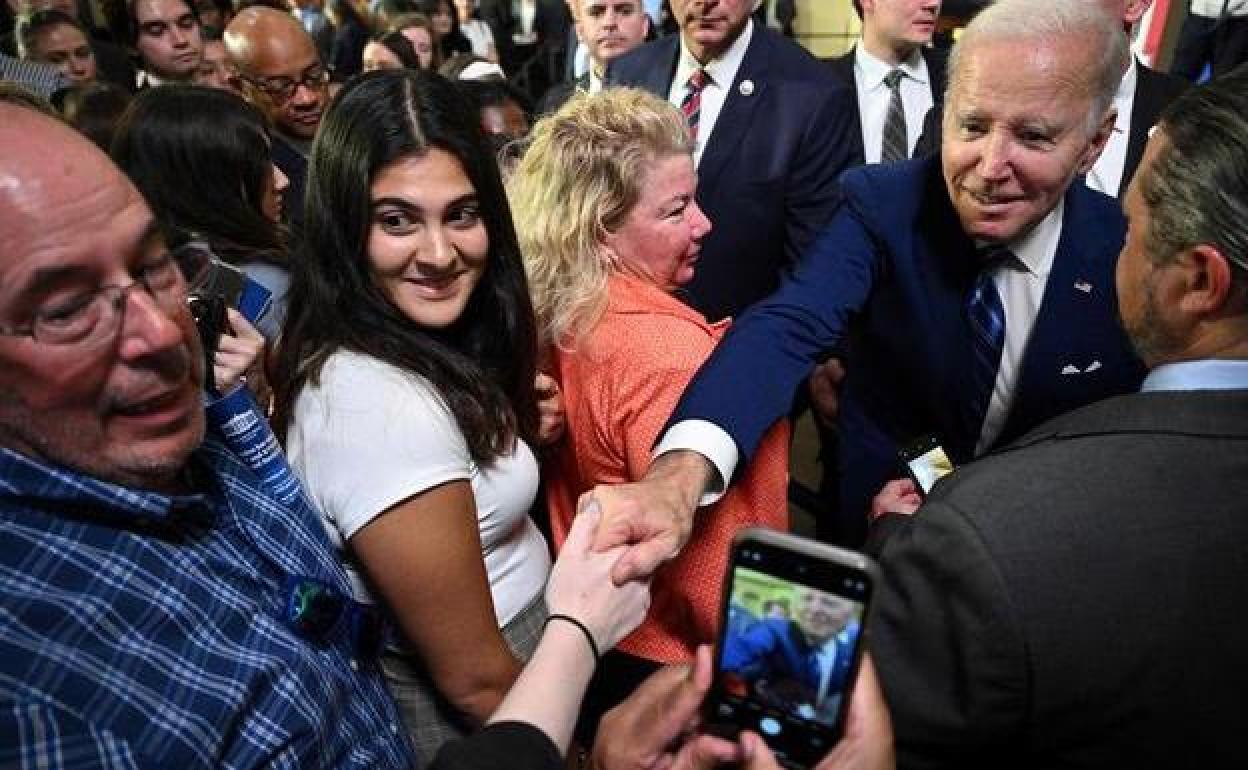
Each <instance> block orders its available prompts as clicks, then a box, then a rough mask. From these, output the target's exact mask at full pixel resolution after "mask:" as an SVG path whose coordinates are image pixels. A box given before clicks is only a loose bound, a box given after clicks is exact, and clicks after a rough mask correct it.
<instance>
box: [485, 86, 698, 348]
mask: <svg viewBox="0 0 1248 770" xmlns="http://www.w3.org/2000/svg"><path fill="white" fill-rule="evenodd" d="M692 152H693V144H692V142H691V141H690V139H689V132H688V128H687V126H686V124H685V120H684V116H682V115H681V113H680V111H679V110H677V109H676V108H675V107H673V106H672V105H670V104H668V103H667V102H665V101H663V100H662V99H659V98H658V97H656V96H654V95H652V94H649V93H647V92H645V91H641V90H638V89H635V88H609V89H606V90H604V91H602V92H600V93H598V94H594V95H588V94H577V95H575V96H574V97H573V98H572V99H571V100H569V101H568V102H567V103H566V104H565V105H564V106H563V107H562V108H561V109H560V110H559V111H558V112H556V113H554V114H553V115H549V116H547V117H545V118H543V119H542V120H541V121H539V122H538V124H537V125H536V126H535V127H534V128H533V132H532V134H531V135H530V137H529V142H528V148H527V150H526V151H525V154H524V157H523V158H522V159H521V161H520V163H519V165H518V166H516V168H515V170H514V171H513V172H512V174H511V177H510V178H509V180H508V183H507V193H508V198H509V199H510V201H511V207H512V213H513V215H514V219H515V223H516V233H517V235H518V236H519V239H520V251H521V253H522V254H523V255H524V264H525V269H526V270H527V272H528V278H529V291H530V293H531V294H532V297H533V307H534V310H535V311H536V313H537V319H538V329H539V333H540V336H541V342H542V344H551V345H556V346H559V347H562V348H565V349H570V348H573V347H575V345H576V342H577V341H578V340H579V339H581V338H583V337H584V335H585V334H587V333H588V332H589V331H590V330H592V329H593V327H594V325H595V324H596V323H597V322H598V319H599V318H600V317H601V315H602V311H603V308H604V307H605V305H606V291H607V277H608V276H609V275H610V274H611V273H612V272H613V271H614V269H615V268H614V267H613V266H612V264H611V262H610V260H609V259H608V258H607V256H606V254H605V253H604V250H603V242H604V240H605V239H606V236H607V235H608V234H609V233H611V232H613V231H615V230H616V229H617V228H618V227H619V226H620V225H621V224H622V223H623V222H624V219H625V218H626V217H627V216H628V214H629V212H630V211H631V210H632V208H633V206H634V205H636V203H637V200H638V199H639V198H640V196H641V190H642V188H643V187H644V186H645V184H646V178H647V174H648V172H649V169H650V168H651V167H652V165H653V164H654V162H655V161H657V160H661V159H663V158H666V157H669V156H671V155H677V154H681V153H684V154H691V153H692Z"/></svg>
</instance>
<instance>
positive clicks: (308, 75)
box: [239, 64, 329, 107]
mask: <svg viewBox="0 0 1248 770" xmlns="http://www.w3.org/2000/svg"><path fill="white" fill-rule="evenodd" d="M239 77H240V78H242V79H243V80H245V81H247V82H248V83H251V84H252V85H253V86H255V87H256V88H258V89H260V90H261V91H263V92H264V95H265V96H267V97H269V99H270V100H271V101H272V102H273V104H274V105H275V106H277V107H281V106H282V105H283V104H285V103H286V102H288V101H290V100H291V99H293V98H294V96H295V92H296V91H298V90H299V86H306V87H307V88H309V89H312V90H314V91H315V90H318V89H320V88H321V87H322V86H324V85H325V83H326V81H327V80H328V79H329V71H328V70H326V69H325V67H323V66H322V65H320V64H313V65H312V66H311V67H308V68H307V69H306V70H304V71H303V74H302V75H300V76H299V77H297V78H289V77H271V78H260V77H253V76H251V75H244V74H241V73H240V74H239Z"/></svg>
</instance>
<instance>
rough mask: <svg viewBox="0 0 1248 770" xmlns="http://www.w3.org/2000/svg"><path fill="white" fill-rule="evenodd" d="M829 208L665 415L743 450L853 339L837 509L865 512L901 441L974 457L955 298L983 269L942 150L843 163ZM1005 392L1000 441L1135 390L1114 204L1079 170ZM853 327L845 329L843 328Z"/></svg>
mask: <svg viewBox="0 0 1248 770" xmlns="http://www.w3.org/2000/svg"><path fill="white" fill-rule="evenodd" d="M841 186H842V188H843V193H842V198H841V201H840V205H839V207H838V208H837V210H836V213H835V216H834V217H833V219H832V221H831V223H830V224H829V226H828V227H827V229H826V230H825V231H824V232H823V234H822V235H821V236H820V237H819V239H818V241H816V243H815V245H814V247H813V248H812V249H811V250H810V252H809V253H808V254H807V255H806V257H805V258H804V259H803V261H802V263H801V265H800V266H799V267H798V269H797V271H796V272H795V274H794V275H793V277H792V278H791V279H789V280H787V281H786V282H785V284H784V286H783V287H781V289H780V290H779V291H778V292H777V293H776V294H775V295H773V296H772V297H770V298H768V299H767V300H765V301H763V302H761V303H759V304H758V305H757V306H755V307H754V308H753V309H752V310H751V311H750V312H749V313H747V314H746V315H745V316H744V317H743V318H741V319H740V321H738V323H737V324H735V325H734V326H733V328H732V331H731V332H730V333H729V334H728V336H727V337H726V338H725V339H724V341H723V342H722V343H721V344H720V346H719V347H718V348H717V349H716V351H715V352H714V354H712V356H711V358H710V359H709V360H708V361H707V363H706V364H705V365H704V366H703V367H702V369H701V370H700V371H699V373H698V374H697V376H696V377H695V378H694V380H693V381H692V382H691V383H690V385H689V387H688V389H687V390H686V391H685V395H684V397H683V398H682V399H681V402H680V403H679V404H678V405H677V408H676V412H675V414H674V416H673V420H674V421H675V420H681V419H690V418H698V419H706V420H710V421H711V422H714V423H715V424H717V425H719V426H720V427H722V428H724V429H725V430H726V431H727V432H728V433H729V434H730V435H731V436H732V437H733V439H734V440H735V441H736V443H737V446H738V448H739V449H740V450H741V452H742V457H743V458H746V459H748V458H749V456H750V454H751V453H752V452H753V451H754V449H755V448H756V447H757V445H758V442H759V439H760V438H761V436H762V434H763V432H764V431H765V430H766V429H767V427H768V426H770V425H771V424H772V423H773V422H775V420H776V419H777V418H779V417H781V416H782V415H784V414H785V412H786V410H787V409H788V405H789V404H790V403H791V402H792V399H793V393H794V390H795V389H796V388H797V386H798V385H799V384H800V383H801V382H802V381H803V380H804V379H805V378H806V377H807V375H809V373H810V370H811V367H812V365H813V364H814V363H815V362H816V361H817V360H819V358H820V357H821V355H824V354H825V353H826V352H827V351H830V350H833V349H838V348H839V349H844V347H845V346H846V344H848V358H849V360H848V362H847V370H848V375H847V377H846V382H845V387H844V390H843V392H842V397H841V412H840V430H841V440H842V442H843V443H842V451H841V462H842V467H841V479H842V483H841V505H842V508H843V510H847V511H865V508H866V506H867V505H868V504H869V502H870V499H871V497H872V496H873V495H874V494H875V493H876V492H877V491H878V490H879V488H880V486H881V485H882V484H883V483H884V482H885V481H886V480H888V479H890V478H896V477H897V476H899V475H901V473H902V469H901V467H900V465H899V463H898V460H897V452H898V449H899V447H901V446H904V445H905V444H906V443H908V442H909V441H911V440H914V439H916V438H919V437H922V436H926V435H929V434H934V435H936V436H937V437H938V438H939V440H940V441H941V443H942V444H943V445H944V446H945V449H946V450H947V451H948V452H949V454H950V456H951V458H952V459H953V460H954V462H955V463H965V462H967V461H969V460H970V459H971V458H972V456H973V453H974V448H975V443H976V440H977V438H978V435H979V429H980V427H981V426H980V425H979V424H976V425H968V424H967V422H968V421H967V420H966V419H965V418H964V410H963V405H965V403H966V400H967V397H968V394H969V393H971V392H972V390H971V386H970V377H969V371H970V368H969V364H968V362H969V361H970V360H971V355H972V351H971V342H970V339H971V335H970V332H969V327H968V325H967V321H966V317H965V314H964V298H965V297H966V294H967V292H968V290H969V288H970V287H971V285H972V283H973V282H974V279H975V276H976V274H977V272H978V269H979V267H978V265H977V264H976V262H975V257H974V244H973V243H972V241H971V239H970V238H968V237H967V236H966V234H965V233H964V232H963V231H962V227H961V224H960V223H959V221H958V218H957V215H956V213H955V212H954V209H953V206H952V204H951V203H950V201H949V196H948V194H947V192H946V190H945V185H944V181H943V179H942V177H941V171H940V159H939V158H938V157H937V158H929V159H923V160H912V161H906V162H903V163H898V164H888V165H874V166H866V167H863V168H859V169H854V170H852V171H850V172H847V173H846V174H845V175H844V176H843V177H842V178H841ZM1065 203H1066V208H1065V215H1064V220H1063V226H1062V233H1061V237H1060V240H1059V243H1058V248H1057V254H1056V257H1055V259H1054V263H1053V268H1052V271H1051V272H1050V274H1049V280H1048V284H1047V286H1046V289H1045V293H1044V299H1043V300H1042V303H1041V306H1040V311H1039V314H1038V316H1037V318H1036V323H1035V327H1034V328H1033V330H1032V335H1031V340H1030V342H1029V343H1028V346H1027V351H1026V353H1025V355H1024V358H1023V362H1022V365H1021V370H1020V373H1019V380H1018V385H1017V390H1016V392H1015V399H1014V403H1013V406H1012V408H1011V410H1010V413H1009V416H1008V419H1007V422H1006V425H1005V428H1004V430H1003V432H1002V434H1001V436H1000V437H999V438H998V442H997V443H1003V442H1006V441H1009V440H1010V439H1011V438H1014V437H1017V436H1019V435H1020V434H1022V433H1023V432H1025V431H1026V430H1027V429H1029V428H1031V427H1033V426H1035V425H1037V424H1039V423H1041V422H1043V421H1044V420H1046V419H1048V418H1050V417H1053V416H1055V415H1058V414H1062V413H1064V412H1067V411H1070V410H1071V409H1073V408H1075V407H1077V406H1081V405H1083V404H1087V403H1089V402H1092V401H1096V400H1098V399H1101V398H1105V397H1107V396H1110V395H1115V394H1119V393H1126V392H1130V391H1133V390H1135V389H1136V388H1137V387H1138V385H1139V383H1140V381H1141V380H1142V379H1143V375H1144V369H1143V366H1142V365H1141V364H1140V362H1139V361H1138V359H1136V357H1135V355H1134V354H1133V352H1132V351H1131V349H1130V345H1129V343H1128V341H1127V339H1126V335H1125V334H1124V333H1123V332H1122V330H1121V327H1120V326H1119V323H1118V309H1117V295H1116V291H1115V287H1114V265H1115V263H1116V262H1117V255H1118V251H1119V249H1120V248H1121V245H1122V241H1123V237H1124V231H1125V225H1124V222H1123V218H1122V214H1121V212H1120V211H1119V208H1118V205H1117V202H1116V201H1114V200H1113V199H1112V198H1108V197H1106V196H1104V195H1101V194H1100V193H1097V192H1094V191H1092V190H1090V189H1088V188H1087V187H1086V186H1084V185H1083V184H1082V182H1080V181H1076V182H1075V184H1073V185H1072V186H1071V188H1070V190H1069V191H1068V192H1067V194H1066V197H1065ZM851 332H852V335H851Z"/></svg>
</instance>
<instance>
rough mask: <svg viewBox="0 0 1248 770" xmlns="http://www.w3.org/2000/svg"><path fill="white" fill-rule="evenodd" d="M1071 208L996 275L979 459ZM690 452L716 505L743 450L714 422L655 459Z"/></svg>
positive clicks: (694, 423)
mask: <svg viewBox="0 0 1248 770" xmlns="http://www.w3.org/2000/svg"><path fill="white" fill-rule="evenodd" d="M1065 208H1066V207H1065V202H1064V201H1058V204H1057V206H1056V207H1055V208H1054V209H1053V210H1052V211H1050V212H1049V213H1048V215H1047V216H1045V218H1044V219H1042V220H1040V222H1039V223H1038V224H1037V225H1036V226H1035V227H1033V228H1032V229H1031V231H1030V232H1028V233H1027V234H1026V235H1025V236H1023V237H1022V238H1020V239H1018V240H1017V241H1016V242H1014V243H1012V244H1008V248H1009V249H1010V251H1012V252H1013V253H1014V255H1015V257H1017V259H1015V260H1014V261H1013V262H1012V263H1008V262H1007V263H1003V264H1001V265H999V266H998V267H997V268H996V269H994V270H993V272H992V279H993V283H994V284H996V287H997V293H998V294H999V295H1000V296H1001V305H1002V307H1003V308H1004V310H1005V346H1004V348H1003V349H1002V351H1001V363H1000V364H999V365H998V367H997V380H996V382H995V383H994V386H993V391H992V398H991V400H990V401H989V403H988V411H987V413H986V414H985V415H984V424H983V427H982V428H981V429H980V434H979V440H978V441H977V442H976V444H975V454H976V455H979V454H981V453H982V452H983V451H984V450H985V449H986V448H987V447H989V446H991V445H992V442H993V441H995V440H996V438H997V436H999V435H1000V434H1001V429H1002V428H1004V427H1005V422H1006V419H1007V418H1008V417H1009V412H1010V407H1011V406H1012V405H1013V403H1014V389H1015V386H1016V385H1017V384H1018V374H1019V371H1020V370H1021V369H1022V363H1023V354H1024V353H1025V352H1026V350H1027V343H1028V341H1029V340H1030V339H1031V330H1032V329H1033V328H1034V327H1035V325H1036V315H1037V314H1038V313H1039V312H1040V303H1041V301H1042V300H1043V299H1044V289H1045V285H1046V284H1047V283H1048V280H1049V272H1050V271H1051V270H1052V268H1053V259H1054V257H1055V256H1056V255H1057V243H1058V240H1059V239H1060V238H1061V235H1062V220H1063V219H1064V215H1065ZM681 449H687V450H691V451H693V452H697V453H698V454H700V455H702V456H703V457H705V458H706V459H707V460H709V461H710V462H711V464H712V465H713V466H715V470H716V471H718V472H719V478H718V479H712V480H711V482H710V483H709V484H708V485H707V488H706V490H705V492H704V494H703V495H702V499H701V500H700V501H699V505H710V504H711V503H714V502H716V501H717V500H719V498H720V497H722V496H723V494H724V490H725V488H726V481H725V480H726V479H731V478H732V474H733V472H734V471H735V470H736V467H737V462H738V461H739V460H740V455H739V453H738V452H737V444H736V442H735V441H733V440H732V437H731V436H729V435H728V432H727V431H725V430H724V429H723V428H721V427H719V426H718V425H716V424H715V423H713V422H710V421H708V420H682V421H680V422H678V423H676V424H675V425H673V426H672V427H671V428H669V429H668V430H667V432H666V433H664V434H663V437H662V439H661V440H660V441H659V443H658V445H657V446H656V447H655V448H654V455H653V456H654V457H658V456H659V455H661V454H663V453H665V452H671V451H675V450H681Z"/></svg>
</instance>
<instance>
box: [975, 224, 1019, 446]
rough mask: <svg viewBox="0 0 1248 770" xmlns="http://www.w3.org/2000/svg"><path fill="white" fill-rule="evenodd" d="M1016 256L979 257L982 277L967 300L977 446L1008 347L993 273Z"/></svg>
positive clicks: (993, 253)
mask: <svg viewBox="0 0 1248 770" xmlns="http://www.w3.org/2000/svg"><path fill="white" fill-rule="evenodd" d="M1013 259H1014V255H1013V254H1011V253H1010V252H1009V250H1007V249H1003V248H998V249H993V250H991V251H987V252H983V253H981V254H980V255H979V263H980V269H979V275H977V276H976V277H975V285H974V286H972V287H971V291H970V293H969V294H968V295H967V298H966V320H967V322H968V323H969V324H970V327H971V372H970V374H971V376H970V382H971V393H969V394H968V395H969V398H968V407H969V412H968V416H967V428H968V430H969V436H970V438H971V446H972V447H974V446H975V443H976V442H977V440H978V438H979V434H980V432H981V431H982V430H983V425H984V417H985V415H987V414H988V404H989V403H990V402H991V401H992V391H993V389H994V387H995V385H996V382H997V368H998V367H999V366H1000V365H1001V351H1002V350H1003V349H1004V348H1005V307H1004V306H1003V305H1002V304H1001V295H1000V294H999V293H997V285H996V283H994V282H993V280H992V271H993V270H994V269H995V268H997V267H999V266H1000V265H1001V264H1003V263H1004V262H1006V261H1008V260H1013Z"/></svg>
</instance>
